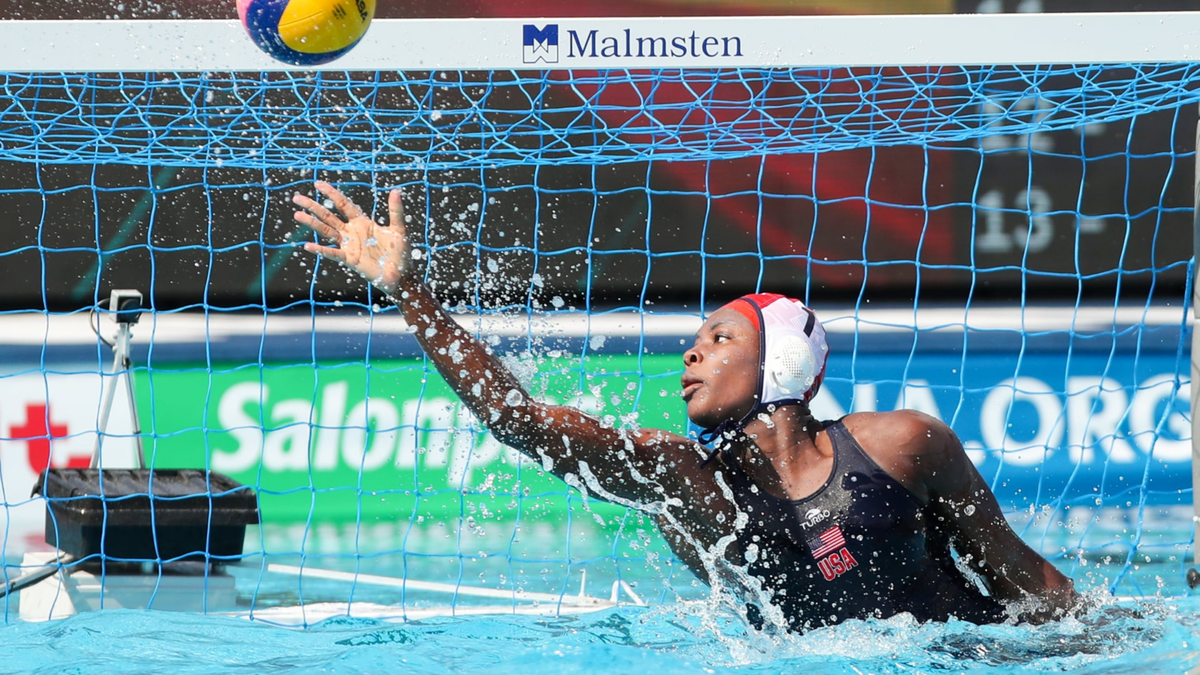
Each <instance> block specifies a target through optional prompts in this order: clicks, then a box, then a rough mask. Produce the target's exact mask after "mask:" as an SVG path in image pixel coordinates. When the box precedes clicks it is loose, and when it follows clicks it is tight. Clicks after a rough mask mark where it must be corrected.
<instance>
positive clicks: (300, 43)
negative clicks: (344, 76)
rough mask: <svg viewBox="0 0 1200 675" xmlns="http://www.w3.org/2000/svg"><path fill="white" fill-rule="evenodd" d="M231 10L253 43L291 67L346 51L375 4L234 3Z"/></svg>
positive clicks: (322, 0)
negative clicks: (235, 7) (235, 8)
mask: <svg viewBox="0 0 1200 675" xmlns="http://www.w3.org/2000/svg"><path fill="white" fill-rule="evenodd" d="M237 8H238V16H239V17H240V18H241V19H242V25H243V26H245V27H246V32H247V33H249V34H250V38H251V39H252V40H254V43H255V44H256V45H258V46H259V48H261V49H262V50H263V51H265V52H266V53H268V54H270V55H271V56H273V57H274V58H276V59H279V60H280V61H283V62H284V63H290V64H292V65H294V66H316V65H320V64H322V63H329V62H330V61H332V60H334V59H336V58H337V57H339V56H341V55H342V54H345V53H346V52H348V51H350V49H351V48H352V47H354V45H356V44H358V41H359V40H361V39H362V37H363V35H365V34H366V32H367V26H369V25H370V24H371V18H372V17H373V16H375V0H237Z"/></svg>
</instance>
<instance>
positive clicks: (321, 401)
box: [0, 353, 1191, 531]
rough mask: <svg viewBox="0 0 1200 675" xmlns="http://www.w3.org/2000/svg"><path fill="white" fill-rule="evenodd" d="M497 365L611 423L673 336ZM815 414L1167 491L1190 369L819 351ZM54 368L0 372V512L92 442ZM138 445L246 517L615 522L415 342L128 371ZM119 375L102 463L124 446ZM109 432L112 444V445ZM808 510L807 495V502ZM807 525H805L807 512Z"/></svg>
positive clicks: (26, 508) (1185, 468)
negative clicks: (387, 356) (906, 429)
mask: <svg viewBox="0 0 1200 675" xmlns="http://www.w3.org/2000/svg"><path fill="white" fill-rule="evenodd" d="M512 366H513V367H514V368H516V369H517V370H518V371H520V372H521V373H522V376H523V377H524V378H525V380H526V381H528V382H530V383H531V384H530V387H531V390H532V391H533V393H534V394H535V395H537V396H539V397H540V398H543V399H546V400H550V401H556V402H563V403H567V404H570V405H575V406H578V407H581V408H583V409H584V410H586V411H589V412H591V413H593V414H595V415H597V416H599V417H601V418H602V419H604V420H606V422H607V423H610V424H614V425H622V424H625V425H628V424H639V425H642V426H653V427H660V428H666V429H669V430H672V431H676V432H680V433H683V432H685V430H686V427H685V417H684V406H683V403H682V401H681V400H680V399H679V398H678V390H679V385H678V377H679V373H680V370H681V364H680V361H679V356H678V355H669V356H664V355H652V356H649V355H644V356H641V357H638V356H621V355H611V356H605V355H602V356H592V357H588V358H587V359H586V360H585V361H584V362H583V363H582V364H581V363H580V362H579V361H578V360H577V359H570V358H548V359H544V360H543V361H542V362H540V363H538V364H536V365H534V364H533V363H532V359H524V360H519V361H514V362H513V363H512ZM829 366H830V371H829V376H828V377H827V379H826V384H825V387H824V389H823V391H822V393H821V394H820V395H819V396H818V398H817V400H816V401H815V402H814V411H815V412H816V413H817V414H818V415H819V416H821V417H825V418H835V417H838V416H840V415H842V414H844V413H846V412H850V411H872V410H875V411H887V410H892V409H896V408H913V409H917V410H921V411H923V412H926V413H928V414H930V415H933V416H935V417H938V418H941V419H943V420H946V421H947V422H948V423H950V424H951V425H952V426H953V428H954V429H955V431H956V432H957V433H958V435H959V436H960V438H961V439H962V440H963V442H964V445H965V447H966V449H967V452H968V454H969V455H970V457H971V458H972V460H973V461H975V463H976V465H977V466H978V467H979V469H980V471H981V473H982V474H983V476H984V478H985V479H986V480H987V481H988V482H989V483H990V484H992V486H993V488H994V490H995V491H996V493H997V495H998V497H999V498H1000V501H1001V503H1002V505H1004V506H1005V507H1006V508H1010V509H1011V508H1027V507H1028V506H1029V505H1030V504H1035V503H1036V504H1039V505H1044V504H1053V503H1056V502H1057V500H1059V499H1060V498H1065V500H1066V501H1065V502H1064V503H1066V504H1072V505H1080V506H1088V507H1089V508H1097V507H1114V506H1119V507H1126V506H1136V505H1137V504H1139V503H1140V502H1141V501H1142V500H1143V499H1145V500H1146V501H1147V502H1149V503H1156V504H1161V503H1185V502H1187V501H1189V500H1190V498H1191V492H1190V490H1191V484H1190V476H1191V472H1190V460H1191V449H1190V428H1189V423H1188V419H1189V416H1188V413H1187V408H1188V402H1189V399H1190V383H1189V382H1188V381H1187V380H1186V379H1180V380H1177V379H1176V375H1175V373H1177V372H1180V371H1181V370H1182V365H1181V364H1180V363H1177V362H1176V358H1175V357H1174V356H1173V355H1169V354H1141V355H1134V354H1117V355H1115V356H1112V357H1111V358H1110V357H1109V356H1108V355H1104V354H1076V355H1073V356H1071V357H1069V358H1068V357H1067V356H1066V355H1064V354H1025V355H1023V356H1019V355H1007V354H987V355H984V354H979V355H977V356H972V357H971V358H970V359H968V362H967V363H966V364H964V363H963V359H962V358H961V357H959V356H956V355H951V354H923V353H918V354H916V355H914V356H913V357H912V358H911V359H910V358H909V357H908V356H907V355H903V354H900V355H895V354H860V355H858V356H857V357H851V356H848V355H846V356H839V355H834V356H833V357H831V359H830V363H829ZM92 370H93V372H86V371H85V370H82V369H81V370H77V371H76V372H71V371H70V369H66V368H54V369H51V370H50V371H48V372H45V373H41V372H26V373H20V374H15V375H9V376H0V471H2V475H0V487H2V488H3V490H4V492H3V495H4V501H5V504H6V508H5V513H4V517H5V518H7V519H8V520H9V521H25V522H26V524H27V525H28V524H30V523H33V525H31V527H35V528H36V527H40V522H41V517H42V516H41V505H40V503H38V502H37V501H36V500H30V499H29V494H30V490H31V489H32V486H33V482H34V480H35V479H36V475H37V473H38V471H39V470H40V468H41V467H45V466H46V465H47V464H49V465H50V466H63V467H68V466H82V465H85V464H86V463H87V461H88V459H89V458H90V454H91V450H92V447H93V445H94V443H95V437H96V434H95V429H96V428H97V419H98V411H99V409H100V400H101V386H102V380H101V378H100V377H99V376H98V375H97V374H96V373H95V372H94V368H93V369H92ZM136 389H137V396H138V410H139V416H140V418H141V426H142V429H143V433H144V434H145V443H146V456H147V460H148V462H149V464H150V465H151V466H154V467H159V468H196V467H209V468H211V469H212V470H215V471H219V472H221V473H226V474H229V475H230V476H232V477H234V478H235V479H237V480H239V481H241V482H242V483H245V484H248V485H252V486H254V487H255V488H256V489H257V490H258V491H259V493H260V496H261V505H262V510H263V516H264V520H265V521H267V522H279V523H286V522H294V521H307V520H309V519H312V520H318V521H327V522H351V521H352V522H357V523H363V524H366V523H376V522H395V521H405V522H409V523H412V524H414V525H419V524H423V523H426V522H429V521H431V520H432V521H441V520H447V519H462V521H463V522H464V531H472V528H480V529H483V528H486V527H487V526H488V524H489V523H492V524H495V523H496V521H504V522H510V523H511V522H513V521H516V522H520V523H523V524H524V525H528V526H529V527H533V526H535V525H536V524H538V523H549V524H552V525H555V526H561V525H562V524H564V523H567V522H569V521H570V520H571V519H572V518H580V517H582V518H587V519H589V520H592V519H594V520H596V521H597V522H598V523H599V524H601V525H603V526H604V527H615V526H617V525H616V524H618V523H619V522H620V521H621V518H622V516H623V514H624V509H621V508H619V507H613V506H611V505H604V504H598V503H596V502H595V500H591V503H589V504H588V505H587V510H586V511H585V510H584V509H583V508H582V507H584V501H583V498H582V496H581V495H580V494H579V492H577V491H575V490H573V489H569V488H567V487H566V486H565V485H564V484H563V483H562V482H561V481H559V480H558V479H556V478H554V477H553V476H550V475H548V474H547V473H546V472H545V471H544V470H543V469H542V467H541V465H540V464H539V463H537V462H534V461H531V460H529V459H527V458H523V457H522V456H520V455H519V454H517V453H516V452H515V451H513V450H512V449H510V448H507V447H505V446H502V445H501V444H499V443H498V442H497V441H496V440H495V439H494V438H492V437H491V435H490V434H487V433H486V432H484V431H483V428H482V425H481V424H480V423H479V421H478V420H476V419H474V417H473V416H472V415H471V414H470V412H469V411H468V410H466V408H465V407H464V406H463V405H461V403H460V402H459V401H458V399H457V398H456V397H455V396H454V394H453V393H452V392H451V391H450V390H449V388H448V387H447V386H446V385H445V383H443V382H442V381H441V379H440V378H439V377H438V376H437V375H436V373H433V372H432V371H430V370H428V369H427V367H426V365H425V363H424V362H423V361H420V360H415V359H413V360H398V361H375V362H372V363H371V364H370V365H369V366H367V365H364V364H363V363H361V362H360V363H350V364H322V365H320V366H318V367H315V368H314V367H313V366H312V365H311V364H304V365H258V364H254V365H249V366H229V367H220V366H214V367H212V368H208V367H202V368H183V367H181V368H177V369H169V370H168V369H156V370H154V371H145V370H139V371H137V377H136ZM121 393H123V392H122V390H118V394H119V395H118V397H117V399H116V400H117V403H116V405H114V406H113V410H114V417H113V421H112V422H111V423H110V427H109V432H110V434H113V436H112V437H111V438H109V440H107V441H106V445H105V460H106V461H105V463H106V464H107V465H109V466H129V465H130V464H131V463H132V461H133V454H132V448H133V445H132V444H131V443H129V440H130V439H129V438H128V436H127V434H128V429H129V426H128V424H129V421H128V419H127V418H124V419H122V418H121V417H120V411H121V410H122V405H121V403H122V400H123V399H122V398H121V396H120V394H121ZM122 443H123V444H124V445H122ZM809 517H810V518H811V520H812V522H813V526H814V528H815V527H816V526H818V525H820V524H821V523H822V522H823V514H821V513H812V514H809ZM818 531H819V530H818Z"/></svg>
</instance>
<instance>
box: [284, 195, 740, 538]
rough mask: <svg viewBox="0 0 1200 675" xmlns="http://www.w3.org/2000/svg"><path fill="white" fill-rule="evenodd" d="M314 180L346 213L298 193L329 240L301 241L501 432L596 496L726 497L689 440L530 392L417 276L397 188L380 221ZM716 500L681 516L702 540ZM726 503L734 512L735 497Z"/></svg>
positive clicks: (308, 218)
mask: <svg viewBox="0 0 1200 675" xmlns="http://www.w3.org/2000/svg"><path fill="white" fill-rule="evenodd" d="M316 187H317V189H318V190H319V191H320V192H321V193H322V194H323V195H325V196H326V197H328V198H329V199H330V200H331V201H332V203H333V205H334V207H335V209H336V210H337V211H338V212H340V213H341V214H342V216H344V218H345V219H343V218H342V217H340V216H339V215H338V214H337V213H334V212H333V211H331V210H329V209H327V208H325V207H324V206H322V205H321V204H319V203H317V202H316V201H314V200H312V199H310V198H308V197H305V196H303V195H296V196H295V197H294V198H293V201H294V202H295V203H296V204H297V205H298V206H300V207H301V208H303V209H305V210H304V211H297V212H296V220H297V221H299V222H300V223H302V224H304V225H307V226H308V227H310V228H312V229H313V230H314V231H316V232H317V234H319V235H320V236H322V237H325V238H326V239H329V240H331V241H332V242H334V243H335V244H336V246H321V245H318V244H315V243H306V244H305V245H304V248H305V250H307V251H310V252H313V253H317V254H319V255H322V256H324V257H326V258H330V259H333V260H337V261H340V262H341V263H343V264H344V265H346V266H347V267H350V268H351V269H354V270H356V271H358V272H359V273H360V274H362V275H363V276H364V277H366V278H367V279H368V280H369V281H370V282H371V283H372V284H374V285H375V287H376V288H378V289H380V290H381V291H383V292H384V293H386V294H388V295H389V296H390V297H391V298H392V299H393V300H394V301H395V302H396V304H397V305H398V306H399V308H400V311H401V313H402V314H403V315H404V318H405V320H406V321H407V322H408V323H409V325H411V326H413V327H415V334H416V337H417V340H418V341H419V342H420V344H421V347H422V348H424V350H425V353H426V354H428V356H429V358H430V360H431V361H432V362H433V364H434V366H435V367H436V368H437V370H438V372H439V373H440V374H441V376H442V377H443V378H444V379H445V380H446V382H447V383H448V384H449V385H450V387H451V388H453V389H454V391H455V392H456V393H457V394H458V395H459V397H461V398H462V400H463V401H464V402H465V403H466V404H467V406H468V407H469V408H470V409H471V411H472V412H474V413H475V416H476V417H477V418H478V419H480V420H481V421H483V422H484V423H485V424H486V425H487V426H488V428H489V429H490V430H491V431H492V433H493V434H495V435H496V437H497V438H498V439H500V440H501V441H502V442H504V443H506V444H508V445H510V446H512V447H514V448H516V449H518V450H520V451H521V452H523V453H525V454H526V455H528V456H529V457H531V458H533V459H535V460H536V461H538V462H540V463H541V464H542V465H543V466H544V467H545V468H546V469H547V470H549V471H551V472H552V473H554V474H555V475H557V476H559V477H560V478H563V479H564V480H566V481H567V482H569V483H573V482H576V481H578V484H580V485H586V486H587V487H589V488H590V490H589V491H590V492H592V494H594V495H595V496H597V497H599V498H601V499H612V498H613V497H615V498H617V500H618V501H623V500H628V501H629V502H632V503H636V504H641V505H646V504H663V503H664V502H665V503H676V504H679V505H680V506H683V505H689V506H690V505H691V504H695V503H697V502H695V501H693V495H698V498H700V499H702V498H703V497H704V496H705V495H708V496H710V500H711V501H712V502H725V501H726V500H723V499H711V496H714V495H719V494H720V490H719V487H718V486H717V484H716V481H715V479H714V477H713V471H712V470H711V469H704V468H701V467H700V462H699V460H698V458H699V457H700V454H699V452H698V446H697V445H696V444H695V443H694V442H693V441H690V440H688V439H686V438H684V437H682V436H679V435H676V434H672V433H669V432H666V431H659V430H624V429H614V428H612V427H608V426H605V425H603V424H601V422H600V421H599V420H597V419H596V418H594V417H591V416H589V415H586V414H584V413H582V412H580V411H579V410H575V409H573V408H569V407H566V406H555V405H548V404H544V403H540V402H538V401H535V400H534V399H533V398H532V397H530V396H529V394H528V392H526V391H525V389H524V387H523V386H522V385H521V383H520V382H519V381H518V380H517V378H516V377H515V376H514V375H513V374H512V373H511V372H510V371H509V370H508V369H507V368H506V367H505V366H504V364H503V363H502V362H501V361H500V359H498V358H497V357H496V355H495V354H493V353H492V352H491V350H490V349H489V348H488V347H487V346H485V345H483V344H481V343H480V342H479V341H477V340H475V339H474V337H473V336H471V335H470V334H469V333H468V332H467V331H466V330H464V329H463V328H462V327H461V326H459V324H458V322H456V321H455V320H454V319H453V318H452V317H451V316H450V315H449V314H448V313H447V312H446V311H445V310H444V309H442V307H441V304H440V303H439V302H438V301H437V299H436V298H435V297H434V296H433V293H432V292H431V291H430V290H429V288H428V286H426V285H425V284H424V283H423V282H422V281H421V279H420V276H419V275H418V273H417V272H416V267H417V265H416V264H415V260H416V258H415V257H414V255H413V252H412V249H410V247H409V244H408V239H407V236H406V231H405V222H404V211H403V206H402V204H401V200H400V193H399V192H398V191H396V190H392V191H391V193H390V194H389V195H388V213H389V223H390V224H389V225H388V226H382V225H379V224H377V223H375V222H374V221H373V220H372V219H371V218H370V217H369V216H368V215H366V214H364V213H363V212H362V211H361V210H360V209H359V208H358V207H357V206H355V205H354V204H353V203H352V202H351V201H350V200H349V199H348V198H347V197H346V196H345V195H344V194H342V193H341V192H340V191H339V190H337V189H336V188H334V187H333V186H331V185H329V184H328V183H324V182H318V183H317V184H316ZM707 501H708V500H706V502H707ZM684 510H685V511H691V510H693V509H691V508H688V507H684ZM723 510H726V508H725V507H723V506H720V505H714V506H713V507H712V508H709V509H705V513H703V514H700V513H691V514H689V515H688V516H685V519H686V520H689V521H694V522H693V523H692V525H693V526H692V527H688V528H687V529H689V530H691V531H692V532H693V534H696V535H700V538H701V539H702V540H708V541H709V542H711V541H713V540H715V538H716V534H717V533H716V532H705V531H704V530H707V529H709V528H708V527H707V526H706V525H711V524H715V523H717V522H721V521H722V520H723V519H718V518H716V513H717V511H723ZM728 510H729V513H728V514H727V515H728V516H732V515H733V512H732V504H729V505H728ZM710 517H711V520H710ZM728 522H732V517H730V518H729V520H728ZM695 526H700V527H698V528H697V527H695ZM719 529H722V530H723V529H725V528H719ZM697 530H700V531H697ZM710 537H711V538H710Z"/></svg>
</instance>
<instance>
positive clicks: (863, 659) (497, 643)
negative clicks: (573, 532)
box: [0, 598, 1200, 675]
mask: <svg viewBox="0 0 1200 675" xmlns="http://www.w3.org/2000/svg"><path fill="white" fill-rule="evenodd" d="M1134 613H1137V615H1136V616H1135V615H1134ZM0 645H2V646H0V654H2V655H3V658H2V659H0V673H56V674H57V673H114V674H116V673H121V674H126V673H128V674H136V673H173V674H176V675H181V674H184V673H217V672H220V673H277V672H288V673H364V674H366V673H369V674H371V675H378V674H379V673H457V672H486V673H488V674H489V675H499V674H501V673H520V674H521V675H530V674H531V673H535V672H536V673H575V672H578V673H589V674H590V675H595V674H597V673H635V672H637V673H653V674H654V675H667V674H671V673H780V672H803V673H805V675H817V674H824V673H855V674H859V675H861V674H864V673H880V674H888V673H906V674H907V673H941V672H972V673H1004V674H1012V673H1043V672H1072V673H1092V674H1097V675H1098V674H1104V675H1111V674H1116V673H1134V672H1136V673H1186V672H1189V671H1200V598H1179V599H1173V600H1149V601H1141V602H1137V603H1134V602H1122V603H1112V602H1109V603H1104V606H1101V607H1097V608H1095V609H1093V610H1092V611H1091V612H1089V613H1088V614H1086V615H1085V616H1084V617H1082V618H1081V619H1071V620H1066V621H1061V622H1056V623H1052V624H1048V625H1045V626H1039V627H1030V626H1003V625H1001V626H974V625H971V624H964V623H957V622H951V623H947V624H936V623H934V624H924V625H919V624H915V623H914V622H912V621H911V620H909V619H907V618H906V617H894V618H892V619H889V620H886V621H874V620H872V621H866V622H859V621H851V622H847V623H845V624H842V625H840V626H835V627H832V628H827V629H821V630H817V631H813V632H811V633H807V634H804V635H791V634H785V635H766V634H762V633H757V632H754V631H750V630H747V629H746V628H745V626H744V624H743V623H742V622H741V621H740V620H739V619H738V618H737V617H736V616H735V615H734V614H732V613H720V612H715V611H714V610H713V609H712V608H711V607H708V606H707V605H706V604H705V603H704V602H703V601H696V602H687V603H676V604H667V605H662V606H657V607H649V608H644V607H623V608H619V609H614V610H607V611H603V612H597V613H593V614H585V615H579V616H570V617H530V616H511V615H503V616H489V617H457V618H439V619H427V620H423V621H417V622H412V623H407V624H391V623H382V622H376V621H369V620H361V619H350V618H336V619H330V620H326V621H324V622H321V623H318V624H315V625H313V626H310V627H308V628H306V629H303V630H298V629H287V628H280V627H276V626H272V625H266V624H264V623H261V622H251V621H247V620H244V619H234V618H227V617H220V616H202V615H197V614H186V613H166V612H157V611H140V610H110V611H104V612H90V613H83V614H79V615H77V616H74V617H71V618H69V619H63V620H59V621H53V622H47V623H19V622H18V623H12V624H9V625H7V626H0Z"/></svg>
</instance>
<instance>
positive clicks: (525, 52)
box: [521, 23, 558, 63]
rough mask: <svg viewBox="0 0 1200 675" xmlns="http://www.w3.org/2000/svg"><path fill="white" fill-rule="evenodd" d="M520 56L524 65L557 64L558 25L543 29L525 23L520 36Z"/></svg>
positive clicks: (550, 25)
mask: <svg viewBox="0 0 1200 675" xmlns="http://www.w3.org/2000/svg"><path fill="white" fill-rule="evenodd" d="M521 56H522V60H523V61H524V62H525V63H537V62H538V61H543V62H545V63H558V24H556V23H552V24H549V25H547V26H546V27H545V28H538V27H537V26H535V25H533V24H531V23H527V24H525V26H524V29H523V33H522V35H521Z"/></svg>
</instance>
